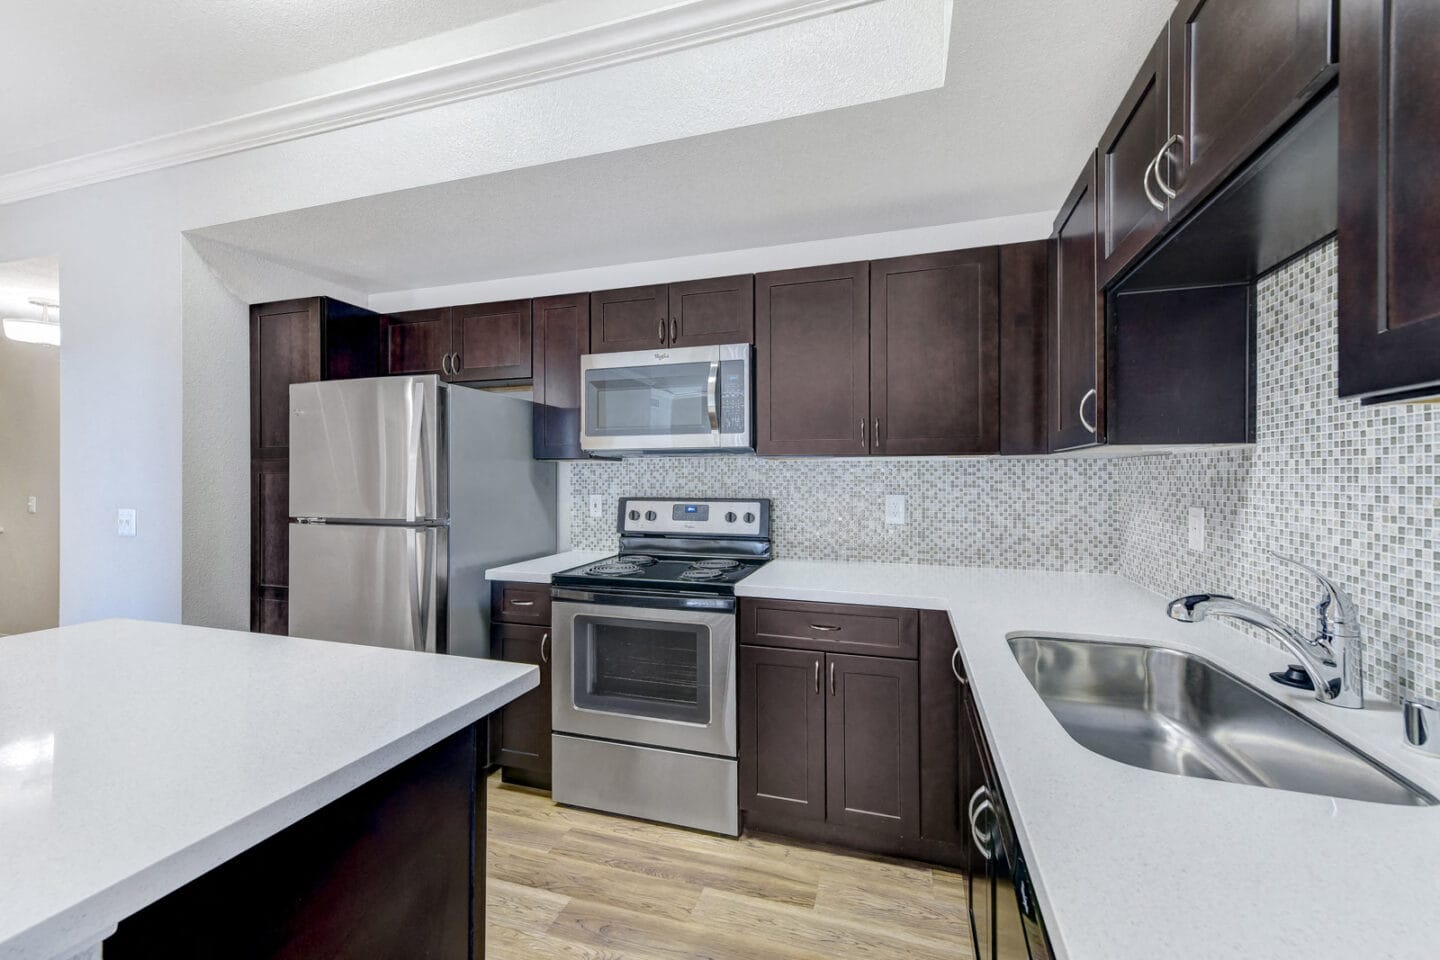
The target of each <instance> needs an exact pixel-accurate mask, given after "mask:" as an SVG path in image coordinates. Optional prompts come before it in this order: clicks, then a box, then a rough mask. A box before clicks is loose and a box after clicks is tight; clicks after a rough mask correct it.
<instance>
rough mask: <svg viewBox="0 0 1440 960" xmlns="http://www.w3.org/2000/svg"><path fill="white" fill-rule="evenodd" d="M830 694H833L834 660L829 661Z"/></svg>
mask: <svg viewBox="0 0 1440 960" xmlns="http://www.w3.org/2000/svg"><path fill="white" fill-rule="evenodd" d="M830 696H832V697H833V696H835V661H834V660H831V661H830Z"/></svg>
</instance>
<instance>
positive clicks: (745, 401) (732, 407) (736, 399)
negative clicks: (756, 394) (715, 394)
mask: <svg viewBox="0 0 1440 960" xmlns="http://www.w3.org/2000/svg"><path fill="white" fill-rule="evenodd" d="M749 406H750V390H749V388H748V385H747V384H746V383H745V361H744V360H722V361H720V432H721V433H747V432H748V431H749V424H748V423H747V422H746V421H747V420H748V419H749V418H748V417H747V416H746V414H747V413H748V412H749V410H748V408H749Z"/></svg>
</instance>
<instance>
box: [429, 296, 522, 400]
mask: <svg viewBox="0 0 1440 960" xmlns="http://www.w3.org/2000/svg"><path fill="white" fill-rule="evenodd" d="M530 309H531V306H530V301H529V300H506V301H503V302H501V303H479V304H475V305H473V306H468V307H452V308H451V309H450V350H451V360H450V371H449V377H448V379H450V380H453V381H457V382H466V383H470V382H475V381H481V380H486V381H489V380H497V381H498V380H529V379H530V376H531V373H532V372H533V365H532V363H531V336H530V332H531V331H530V325H531V317H530Z"/></svg>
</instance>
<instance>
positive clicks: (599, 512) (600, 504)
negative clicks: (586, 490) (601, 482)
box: [590, 493, 605, 520]
mask: <svg viewBox="0 0 1440 960" xmlns="http://www.w3.org/2000/svg"><path fill="white" fill-rule="evenodd" d="M590 516H592V517H594V518H595V519H596V520H599V519H600V518H601V517H603V516H605V501H604V500H603V499H601V497H600V494H598V493H592V494H590Z"/></svg>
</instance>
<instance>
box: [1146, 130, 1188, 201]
mask: <svg viewBox="0 0 1440 960" xmlns="http://www.w3.org/2000/svg"><path fill="white" fill-rule="evenodd" d="M1177 143H1178V144H1180V145H1181V146H1184V145H1185V138H1184V137H1182V136H1180V134H1178V133H1177V134H1175V135H1174V136H1173V137H1171V138H1170V139H1169V140H1166V141H1165V146H1163V147H1161V148H1160V152H1159V153H1157V154H1156V155H1155V159H1154V160H1153V161H1151V166H1152V167H1154V168H1155V185H1156V186H1158V187H1159V188H1160V192H1161V193H1163V194H1165V196H1167V197H1169V198H1170V199H1171V200H1174V199H1175V198H1176V197H1178V196H1180V194H1179V193H1178V192H1176V191H1175V190H1172V189H1171V188H1170V184H1168V183H1166V182H1165V177H1164V176H1162V175H1161V173H1160V161H1161V160H1165V159H1168V155H1169V153H1170V148H1171V147H1172V146H1174V145H1175V144H1177Z"/></svg>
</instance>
